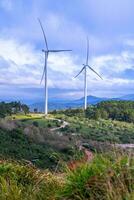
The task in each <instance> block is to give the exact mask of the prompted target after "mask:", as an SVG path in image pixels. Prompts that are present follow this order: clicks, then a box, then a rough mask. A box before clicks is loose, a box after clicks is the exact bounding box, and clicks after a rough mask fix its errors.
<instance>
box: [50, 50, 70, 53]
mask: <svg viewBox="0 0 134 200" xmlns="http://www.w3.org/2000/svg"><path fill="white" fill-rule="evenodd" d="M64 51H72V50H49V52H54V53H56V52H57V53H58V52H64Z"/></svg>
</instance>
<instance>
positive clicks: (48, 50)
mask: <svg viewBox="0 0 134 200" xmlns="http://www.w3.org/2000/svg"><path fill="white" fill-rule="evenodd" d="M38 21H39V24H40V27H41V30H42V33H43V37H44V42H45V47H46V48H45V49H42V52H44V55H45V62H44V68H43V73H42V78H41V82H40V83H42V81H43V78H44V77H45V115H47V114H48V83H47V80H48V77H47V61H48V55H49V53H58V52H64V51H71V50H64V49H63V50H50V49H49V48H48V42H47V38H46V34H45V31H44V28H43V25H42V23H41V20H40V19H38Z"/></svg>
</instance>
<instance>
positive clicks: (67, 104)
mask: <svg viewBox="0 0 134 200" xmlns="http://www.w3.org/2000/svg"><path fill="white" fill-rule="evenodd" d="M107 100H117V101H118V100H126V101H129V100H130V101H134V94H130V95H125V96H121V97H117V98H107V97H96V96H88V97H87V102H88V104H91V105H95V104H97V103H100V102H102V101H107ZM83 104H84V97H83V98H80V99H76V100H72V101H67V100H62V99H58V100H57V99H50V100H49V104H48V107H49V110H62V109H68V108H79V107H82V106H83ZM29 107H30V110H31V111H33V110H34V108H37V109H38V111H39V112H43V111H44V102H37V103H34V104H32V105H29Z"/></svg>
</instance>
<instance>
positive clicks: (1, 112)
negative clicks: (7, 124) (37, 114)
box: [0, 101, 29, 118]
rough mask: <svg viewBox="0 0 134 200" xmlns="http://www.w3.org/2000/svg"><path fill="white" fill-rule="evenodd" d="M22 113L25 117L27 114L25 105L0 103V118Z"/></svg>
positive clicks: (27, 108)
mask: <svg viewBox="0 0 134 200" xmlns="http://www.w3.org/2000/svg"><path fill="white" fill-rule="evenodd" d="M20 112H23V113H24V114H25V115H26V114H28V113H29V107H28V106H27V105H26V104H21V103H20V102H16V101H15V102H10V103H5V102H0V117H1V118H3V117H6V116H8V115H12V114H16V113H20Z"/></svg>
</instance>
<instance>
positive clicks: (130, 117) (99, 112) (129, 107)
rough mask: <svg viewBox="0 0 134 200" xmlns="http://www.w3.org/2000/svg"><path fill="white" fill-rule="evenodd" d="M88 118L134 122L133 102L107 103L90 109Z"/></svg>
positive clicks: (87, 113) (87, 114) (87, 112)
mask: <svg viewBox="0 0 134 200" xmlns="http://www.w3.org/2000/svg"><path fill="white" fill-rule="evenodd" d="M86 117H88V118H90V119H99V118H102V119H112V120H118V121H125V122H134V102H133V101H105V102H101V103H99V104H97V105H96V106H93V107H88V109H87V111H86Z"/></svg>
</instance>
